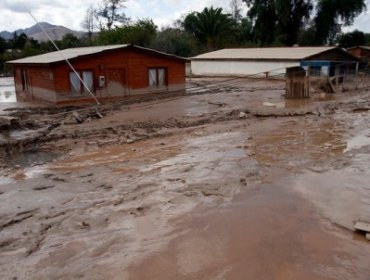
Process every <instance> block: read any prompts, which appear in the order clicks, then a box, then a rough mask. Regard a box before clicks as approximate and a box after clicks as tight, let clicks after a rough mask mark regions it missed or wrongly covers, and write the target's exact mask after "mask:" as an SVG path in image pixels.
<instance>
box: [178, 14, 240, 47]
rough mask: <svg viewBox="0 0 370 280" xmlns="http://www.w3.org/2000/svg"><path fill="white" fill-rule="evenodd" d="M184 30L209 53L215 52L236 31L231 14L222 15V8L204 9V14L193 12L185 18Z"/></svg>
mask: <svg viewBox="0 0 370 280" xmlns="http://www.w3.org/2000/svg"><path fill="white" fill-rule="evenodd" d="M184 28H185V30H186V31H187V32H189V33H190V34H193V35H194V36H195V38H197V39H198V41H199V42H200V43H202V44H205V45H206V46H207V49H208V50H209V51H211V50H215V49H216V48H218V47H220V46H221V45H222V42H224V41H226V40H227V39H228V38H230V36H231V35H233V33H235V30H234V29H233V21H232V19H231V16H230V15H229V14H224V13H222V8H216V9H215V8H213V7H211V8H204V10H203V11H202V12H200V13H199V12H192V13H190V14H188V15H187V16H186V17H185V20H184Z"/></svg>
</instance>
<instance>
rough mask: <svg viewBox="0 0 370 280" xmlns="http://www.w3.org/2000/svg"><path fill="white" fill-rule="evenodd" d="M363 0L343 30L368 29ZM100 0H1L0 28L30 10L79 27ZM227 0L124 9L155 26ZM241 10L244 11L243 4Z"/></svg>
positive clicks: (26, 20)
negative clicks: (357, 12) (151, 21)
mask: <svg viewBox="0 0 370 280" xmlns="http://www.w3.org/2000/svg"><path fill="white" fill-rule="evenodd" d="M348 1H351V0H348ZM366 1H367V5H368V7H369V9H368V11H366V12H365V13H363V14H362V15H360V16H359V17H358V18H357V19H356V21H355V23H354V25H353V26H351V27H349V28H346V29H345V30H346V31H351V30H354V29H359V30H361V31H364V32H369V33H370V0H366ZM99 2H100V0H79V1H66V0H0V31H2V30H7V31H14V30H17V29H21V28H27V27H30V26H32V25H34V24H35V22H34V21H33V19H32V18H31V16H30V15H29V14H28V13H27V11H29V10H30V11H31V12H32V14H33V15H34V16H35V17H36V19H37V20H38V21H40V22H42V21H46V22H49V23H51V24H55V25H63V26H65V27H68V28H70V29H73V30H82V27H81V22H82V20H83V18H84V15H85V12H86V9H87V8H88V7H89V6H90V5H97V4H98V3H99ZM229 2H230V0H128V1H127V3H126V6H127V8H126V10H125V11H126V15H128V16H129V17H130V18H131V19H133V20H135V19H140V18H151V19H153V21H154V23H155V24H156V25H157V26H159V27H162V26H168V25H171V24H172V23H173V22H174V21H175V20H176V19H178V18H180V17H181V16H182V15H184V14H186V13H188V12H189V11H201V10H202V9H203V8H204V7H209V6H212V5H213V6H214V7H222V8H223V9H224V10H226V11H229V10H230V8H229V7H230V6H229ZM243 6H244V4H243ZM243 13H244V14H245V13H246V8H244V11H243Z"/></svg>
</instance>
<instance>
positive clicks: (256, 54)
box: [192, 47, 336, 60]
mask: <svg viewBox="0 0 370 280" xmlns="http://www.w3.org/2000/svg"><path fill="white" fill-rule="evenodd" d="M335 48H336V47H287V48H244V49H223V50H219V51H214V52H210V53H205V54H202V55H198V56H196V57H193V58H192V59H193V60H203V59H204V60H217V59H240V60H243V59H244V60H249V59H250V60H253V59H258V60H260V59H264V60H273V59H280V60H302V59H304V58H307V57H310V56H313V55H316V54H319V53H322V52H325V51H328V50H331V49H335Z"/></svg>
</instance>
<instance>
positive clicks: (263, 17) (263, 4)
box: [243, 0, 313, 46]
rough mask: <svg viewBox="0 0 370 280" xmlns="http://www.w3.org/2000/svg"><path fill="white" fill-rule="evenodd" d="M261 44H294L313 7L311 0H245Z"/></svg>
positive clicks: (255, 38)
mask: <svg viewBox="0 0 370 280" xmlns="http://www.w3.org/2000/svg"><path fill="white" fill-rule="evenodd" d="M243 2H245V3H246V4H247V5H248V7H249V8H250V9H249V11H248V17H249V18H250V20H251V21H252V23H253V34H254V40H255V41H256V42H257V43H259V44H260V45H262V46H264V45H271V44H272V43H277V44H282V45H288V46H291V45H294V44H296V43H297V42H298V35H299V33H300V31H301V30H302V28H303V26H304V23H305V21H307V20H308V19H309V17H310V12H311V11H312V9H313V5H312V3H311V0H243Z"/></svg>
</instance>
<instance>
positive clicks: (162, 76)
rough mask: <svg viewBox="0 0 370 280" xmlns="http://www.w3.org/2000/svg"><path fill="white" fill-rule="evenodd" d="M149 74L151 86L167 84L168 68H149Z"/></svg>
mask: <svg viewBox="0 0 370 280" xmlns="http://www.w3.org/2000/svg"><path fill="white" fill-rule="evenodd" d="M148 76H149V86H150V87H161V86H166V85H167V69H166V68H149V70H148Z"/></svg>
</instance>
